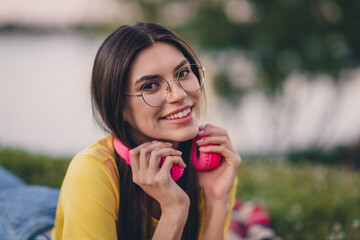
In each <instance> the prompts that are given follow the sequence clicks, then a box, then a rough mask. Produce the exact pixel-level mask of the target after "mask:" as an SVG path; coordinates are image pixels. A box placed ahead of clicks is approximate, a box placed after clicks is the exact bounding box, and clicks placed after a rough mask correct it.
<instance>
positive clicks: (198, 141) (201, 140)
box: [196, 138, 204, 143]
mask: <svg viewBox="0 0 360 240" xmlns="http://www.w3.org/2000/svg"><path fill="white" fill-rule="evenodd" d="M203 141H204V139H203V138H202V139H199V140H197V141H196V142H197V143H201V142H203Z"/></svg>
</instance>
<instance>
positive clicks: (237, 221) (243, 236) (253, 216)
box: [227, 200, 278, 240]
mask: <svg viewBox="0 0 360 240" xmlns="http://www.w3.org/2000/svg"><path fill="white" fill-rule="evenodd" d="M227 236H228V240H276V239H278V238H277V237H275V233H274V231H273V230H272V229H271V228H270V217H269V215H268V214H267V213H266V212H265V210H264V209H263V208H262V207H261V206H260V205H259V204H256V203H255V202H251V201H246V202H245V201H244V202H243V201H240V200H238V201H237V202H236V203H235V206H234V208H233V210H232V212H231V221H230V226H229V230H228V234H227Z"/></svg>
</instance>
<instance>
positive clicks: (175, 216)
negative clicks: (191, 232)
mask: <svg viewBox="0 0 360 240" xmlns="http://www.w3.org/2000/svg"><path fill="white" fill-rule="evenodd" d="M188 211H189V207H183V208H182V209H180V210H178V211H163V212H162V213H161V217H160V220H159V223H158V225H157V227H156V229H155V232H154V235H153V238H152V239H153V240H155V239H181V237H182V234H183V230H184V227H185V224H186V220H187V217H188Z"/></svg>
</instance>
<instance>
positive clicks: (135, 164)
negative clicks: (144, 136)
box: [129, 142, 151, 173]
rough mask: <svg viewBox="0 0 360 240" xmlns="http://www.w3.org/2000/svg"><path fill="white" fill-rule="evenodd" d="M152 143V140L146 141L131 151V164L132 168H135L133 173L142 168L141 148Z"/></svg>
mask: <svg viewBox="0 0 360 240" xmlns="http://www.w3.org/2000/svg"><path fill="white" fill-rule="evenodd" d="M150 144H151V143H150V142H146V143H143V144H141V145H139V146H137V147H136V148H133V149H131V150H130V151H129V157H130V165H131V169H132V170H133V173H134V171H138V170H139V169H140V163H139V158H140V150H141V149H142V148H145V147H147V146H149V145H150Z"/></svg>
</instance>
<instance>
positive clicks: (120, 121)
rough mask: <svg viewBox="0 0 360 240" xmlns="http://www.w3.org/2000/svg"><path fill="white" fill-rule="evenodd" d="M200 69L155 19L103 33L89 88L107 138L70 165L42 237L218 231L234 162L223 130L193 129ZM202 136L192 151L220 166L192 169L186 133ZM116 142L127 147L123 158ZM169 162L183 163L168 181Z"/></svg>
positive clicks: (225, 219) (201, 235)
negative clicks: (214, 157)
mask: <svg viewBox="0 0 360 240" xmlns="http://www.w3.org/2000/svg"><path fill="white" fill-rule="evenodd" d="M202 71H203V69H202V67H201V66H200V63H199V61H198V59H197V57H196V56H195V54H194V53H193V51H192V50H191V49H190V47H189V46H188V45H187V44H186V43H185V42H183V41H182V40H181V39H180V38H178V37H177V36H176V35H175V34H173V33H172V32H170V31H169V30H168V29H166V28H164V27H162V26H160V25H157V24H153V23H137V24H135V25H134V26H122V27H120V28H119V29H117V30H116V31H115V32H114V33H112V34H111V35H110V36H109V37H108V38H107V39H106V40H105V42H104V43H103V44H102V46H101V47H100V49H99V51H98V53H97V56H96V59H95V62H94V67H93V73H92V82H91V93H92V103H93V110H94V112H95V115H96V116H97V119H98V121H99V123H100V124H101V125H102V126H103V128H104V129H105V130H106V131H107V132H108V133H109V136H108V137H105V138H104V139H102V140H100V141H98V142H96V143H95V144H93V145H91V146H90V147H88V148H87V149H85V150H84V151H82V152H80V153H79V154H78V155H77V156H75V158H74V159H73V160H72V162H71V163H70V166H69V169H68V171H67V174H66V176H65V178H64V182H63V184H62V187H61V191H60V197H59V203H58V207H57V212H56V221H55V227H54V230H53V232H52V239H150V238H152V239H222V238H224V235H225V233H226V230H227V227H228V225H229V213H230V210H231V208H232V206H233V204H234V202H235V189H236V183H237V179H236V175H237V171H238V169H239V166H240V162H241V160H240V157H239V155H238V154H237V153H236V151H235V150H234V149H233V147H232V145H231V141H230V139H229V136H228V134H227V132H226V131H225V130H223V129H221V128H219V127H216V126H213V125H210V124H207V125H205V126H199V116H200V110H201V103H202V98H203V97H202V93H203V88H202V86H203V73H202ZM204 136H206V137H205V138H201V139H199V140H197V141H196V145H197V146H198V147H199V151H200V152H201V153H210V152H212V153H218V154H221V163H220V165H219V166H218V167H217V168H215V169H212V170H209V171H196V170H195V168H194V166H193V163H192V160H191V157H190V153H191V151H192V150H191V149H192V139H194V138H195V137H204ZM117 140H119V141H120V142H121V143H122V144H123V145H124V147H125V146H126V147H128V148H129V149H131V150H129V152H128V156H129V161H128V163H127V162H126V159H125V157H124V156H120V155H119V153H120V152H119V151H118V150H117V149H115V150H114V141H117ZM126 147H125V148H126ZM120 154H121V153H120ZM164 159H165V160H164ZM162 162H163V164H162ZM129 164H130V165H129ZM173 165H174V166H177V168H178V169H182V168H185V170H184V173H183V175H182V176H181V177H180V178H179V179H178V181H176V182H175V181H174V179H173V178H172V175H171V173H170V172H171V171H170V170H171V169H172V168H173ZM159 166H161V167H159Z"/></svg>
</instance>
